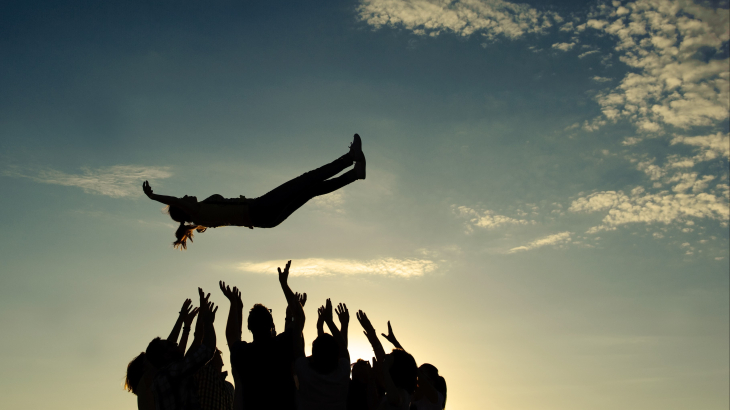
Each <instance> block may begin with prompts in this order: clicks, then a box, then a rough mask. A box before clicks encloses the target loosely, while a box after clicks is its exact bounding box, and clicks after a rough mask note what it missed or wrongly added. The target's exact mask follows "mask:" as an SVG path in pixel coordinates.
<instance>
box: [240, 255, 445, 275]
mask: <svg viewBox="0 0 730 410" xmlns="http://www.w3.org/2000/svg"><path fill="white" fill-rule="evenodd" d="M285 264H286V261H282V260H273V261H265V262H244V263H241V264H240V265H238V269H239V270H240V271H243V272H251V273H264V274H276V273H277V270H276V268H278V267H283V266H284V265H285ZM437 267H438V265H437V264H436V262H434V261H431V260H429V259H397V258H381V259H370V260H354V259H319V258H310V259H294V260H292V265H291V275H292V276H323V275H381V276H399V277H404V278H410V277H414V276H423V275H425V274H427V273H429V272H433V271H435V270H436V268H437Z"/></svg>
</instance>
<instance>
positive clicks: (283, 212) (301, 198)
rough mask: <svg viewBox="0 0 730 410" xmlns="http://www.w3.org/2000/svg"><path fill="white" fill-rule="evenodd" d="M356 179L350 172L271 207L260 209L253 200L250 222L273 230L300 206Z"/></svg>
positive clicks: (355, 175) (355, 174) (352, 172)
mask: <svg viewBox="0 0 730 410" xmlns="http://www.w3.org/2000/svg"><path fill="white" fill-rule="evenodd" d="M357 179H358V178H357V173H356V172H355V170H350V171H347V172H346V173H344V174H342V175H340V176H339V177H337V178H332V179H328V180H327V181H323V182H320V183H318V184H316V185H314V186H312V187H310V188H308V189H305V190H304V191H302V192H300V193H299V194H298V195H296V196H295V197H293V198H292V199H291V201H288V202H286V203H281V204H279V205H277V206H273V207H260V206H259V205H258V199H256V200H254V203H253V204H252V207H251V211H250V212H251V220H252V222H253V223H254V226H257V227H259V228H273V227H275V226H277V225H279V224H280V223H282V222H284V220H286V218H288V217H289V215H291V214H293V213H294V211H296V210H297V209H299V208H301V207H302V205H304V204H306V203H307V201H309V200H310V199H312V198H314V197H316V196H320V195H326V194H329V193H330V192H334V191H336V190H338V189H340V188H342V187H344V186H345V185H348V184H351V183H352V182H354V181H356V180H357Z"/></svg>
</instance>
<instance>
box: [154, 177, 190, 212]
mask: <svg viewBox="0 0 730 410" xmlns="http://www.w3.org/2000/svg"><path fill="white" fill-rule="evenodd" d="M142 191H144V193H145V195H147V198H149V199H151V200H153V201H157V202H160V203H163V204H165V205H169V206H176V207H178V208H181V209H182V210H183V211H185V212H187V214H188V215H191V216H193V215H195V214H197V213H198V208H199V207H200V205H199V204H198V203H197V202H191V201H184V200H182V199H180V198H178V197H175V196H167V195H157V194H155V193H154V192H152V187H150V183H149V182H147V181H144V182H143V183H142Z"/></svg>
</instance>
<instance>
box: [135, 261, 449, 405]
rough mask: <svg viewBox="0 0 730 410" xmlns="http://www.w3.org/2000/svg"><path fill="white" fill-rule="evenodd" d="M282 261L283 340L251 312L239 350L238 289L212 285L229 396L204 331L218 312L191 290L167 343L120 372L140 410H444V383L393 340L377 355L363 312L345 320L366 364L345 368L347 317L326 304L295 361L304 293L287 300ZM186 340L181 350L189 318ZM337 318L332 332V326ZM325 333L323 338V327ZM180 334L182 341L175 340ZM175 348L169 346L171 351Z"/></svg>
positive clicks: (269, 321)
mask: <svg viewBox="0 0 730 410" xmlns="http://www.w3.org/2000/svg"><path fill="white" fill-rule="evenodd" d="M290 266H291V261H289V262H288V263H287V264H286V266H285V267H284V269H283V270H282V269H281V268H279V269H278V273H279V283H280V285H281V289H282V290H283V292H284V296H285V297H286V301H287V308H286V324H285V325H284V331H283V332H281V333H277V332H276V327H275V325H274V319H273V317H272V315H271V310H270V309H268V308H266V307H265V306H264V305H262V304H258V303H257V304H255V305H253V307H251V309H250V310H249V312H248V319H247V324H248V326H247V327H248V330H249V331H250V332H251V334H252V336H253V341H251V342H248V341H245V340H242V333H243V332H242V330H243V301H242V299H241V292H240V291H239V290H238V288H236V287H233V288H231V287H230V286H229V285H226V284H225V283H224V282H220V283H219V285H220V290H221V292H222V293H223V295H224V296H225V297H226V298H227V299H228V301H229V303H230V308H229V311H228V319H227V322H226V332H225V333H226V334H225V336H226V342H227V344H228V349H229V352H230V361H231V363H230V364H231V370H232V373H233V374H232V376H233V380H234V383H235V387H234V386H233V385H232V384H231V383H229V382H227V381H226V375H227V374H226V372H223V371H222V368H223V360H222V359H221V351H220V350H218V348H217V339H216V334H215V328H214V326H213V324H214V322H215V318H216V312H217V311H218V307H217V306H216V305H215V304H214V303H213V302H212V301H210V300H209V299H210V293H208V294H205V293H204V292H203V290H202V289H200V288H198V295H199V298H200V300H199V306H198V307H196V308H193V307H192V303H191V301H190V299H187V300H185V302H184V303H183V305H182V308H181V310H180V314H179V316H178V319H177V321H176V322H175V325H174V326H173V329H172V331H171V332H170V335H169V336H168V337H167V339H161V338H159V337H157V338H155V339H153V340H152V341H151V342H150V343H149V345H148V346H147V349H146V350H145V351H144V352H142V353H140V354H139V355H138V356H137V357H135V358H134V359H133V360H132V361H131V362H130V363H129V365H128V366H127V375H126V380H125V384H124V387H125V388H126V389H127V390H129V391H130V392H132V393H134V394H135V395H136V396H137V404H138V408H139V409H140V410H153V409H154V410H231V409H235V410H242V409H245V410H259V409H282V410H288V409H301V410H309V409H323V410H329V409H332V410H334V409H338V410H340V409H341V410H345V409H347V410H350V409H357V410H376V409H402V410H431V409H434V410H437V409H444V408H445V406H446V381H445V380H444V378H443V377H442V376H441V375H439V372H438V369H437V368H436V367H435V366H433V365H431V364H428V363H424V364H421V366H420V367H419V366H417V364H416V360H415V358H414V357H413V356H412V355H411V354H410V353H408V352H407V351H406V350H405V349H404V348H403V346H401V344H400V342H399V341H398V340H397V339H396V337H395V335H394V333H393V330H392V328H391V326H390V322H388V334H384V333H382V334H381V335H382V336H383V337H384V338H385V339H386V340H387V341H388V342H390V343H391V344H392V345H393V349H392V351H391V352H390V353H386V352H385V349H384V347H383V345H382V344H381V343H380V339H379V338H378V335H377V333H376V332H375V329H374V327H373V325H372V324H371V323H370V320H369V319H368V317H367V315H366V314H365V312H363V311H362V310H359V311H358V312H357V313H356V314H355V316H356V318H357V320H358V322H359V323H360V325H361V326H362V329H363V331H364V333H365V335H366V337H367V339H368V341H369V342H370V345H371V346H372V348H373V354H374V357H373V359H372V362H369V361H366V360H362V359H358V360H357V361H356V362H355V363H351V360H350V354H349V351H348V347H347V346H348V337H347V333H348V328H349V322H350V312H349V310H348V308H347V306H346V305H345V304H344V303H340V304H338V305H337V306H336V307H334V306H333V303H332V302H331V300H330V299H327V300H326V302H325V304H324V305H322V306H321V307H319V308H318V309H317V338H316V339H314V341H312V349H311V352H312V354H311V356H309V357H307V356H306V355H305V341H304V336H303V333H302V332H303V329H304V323H305V314H304V309H303V307H304V305H305V304H306V303H307V295H306V293H302V294H299V293H295V292H293V291H292V290H291V288H290V287H289V283H288V278H289V268H290ZM196 315H197V321H196V322H195V331H194V334H193V341H192V342H191V343H190V347H189V348H187V351H186V345H187V341H188V335H189V333H190V327H191V325H192V322H193V320H194V318H195V317H196ZM335 316H337V321H338V322H339V328H338V326H337V324H336V323H335V321H334V317H335ZM325 324H326V325H327V328H328V329H329V333H326V331H325V328H324V325H325ZM181 330H182V335H180V331H181ZM178 338H179V341H178Z"/></svg>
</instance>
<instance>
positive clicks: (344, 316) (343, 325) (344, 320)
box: [335, 303, 350, 347]
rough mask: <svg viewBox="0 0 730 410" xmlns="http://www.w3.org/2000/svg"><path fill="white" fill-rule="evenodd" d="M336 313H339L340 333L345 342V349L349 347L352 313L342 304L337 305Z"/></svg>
mask: <svg viewBox="0 0 730 410" xmlns="http://www.w3.org/2000/svg"><path fill="white" fill-rule="evenodd" d="M335 313H337V319H339V321H340V333H341V334H342V339H344V341H345V347H347V329H348V327H349V326H350V311H349V310H347V305H346V304H344V303H340V304H339V305H337V309H335Z"/></svg>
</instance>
